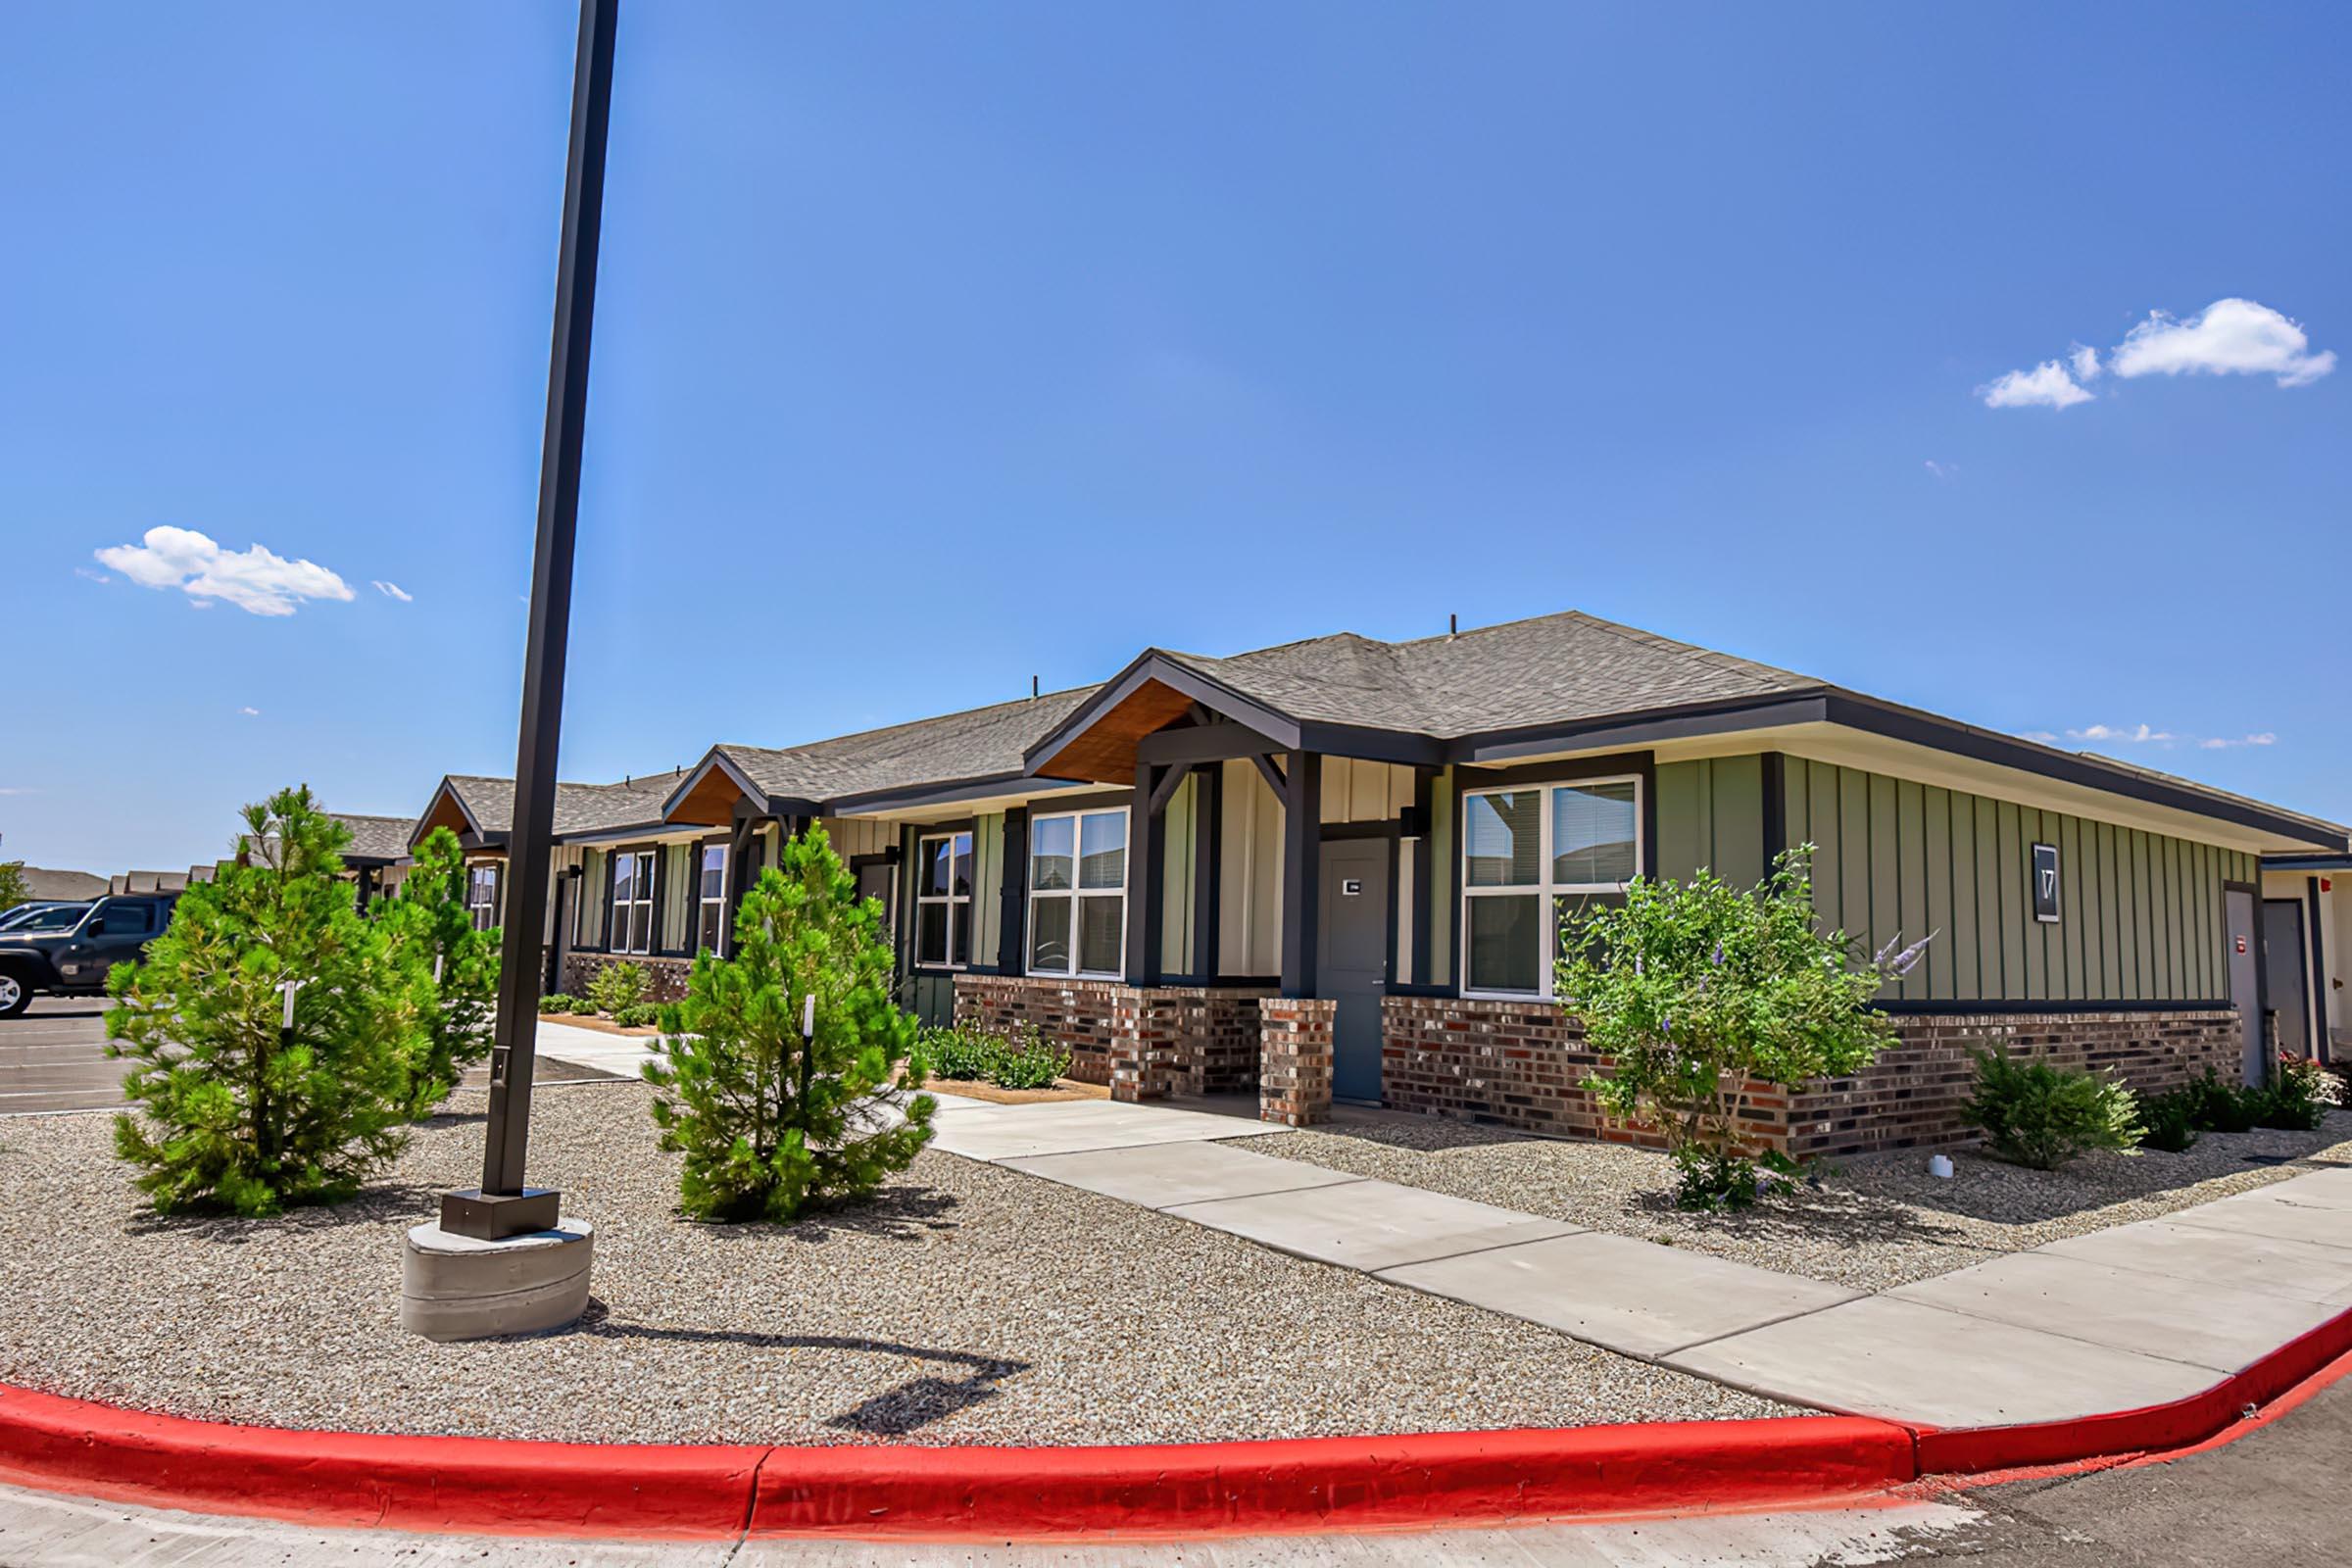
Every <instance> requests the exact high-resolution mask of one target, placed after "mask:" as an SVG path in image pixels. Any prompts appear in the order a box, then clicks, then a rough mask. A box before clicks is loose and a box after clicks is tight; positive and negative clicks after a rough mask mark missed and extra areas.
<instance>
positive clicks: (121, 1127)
mask: <svg viewBox="0 0 2352 1568" xmlns="http://www.w3.org/2000/svg"><path fill="white" fill-rule="evenodd" d="M245 825H246V829H247V831H246V833H245V836H244V840H243V854H244V857H245V858H246V859H247V861H248V863H245V864H239V865H230V866H228V867H226V868H224V869H223V870H222V871H221V873H220V876H219V877H218V879H216V880H214V881H211V882H199V883H196V884H194V885H192V886H191V887H189V889H188V890H187V892H186V893H184V894H182V895H181V896H180V900H179V905H178V907H177V909H176V910H175V911H174V912H173V914H172V923H171V925H170V926H169V927H167V928H166V930H165V931H164V934H163V935H162V936H160V937H158V938H156V940H155V942H154V943H153V944H152V945H151V946H150V947H149V948H148V950H147V954H146V956H145V958H144V959H143V960H141V961H140V962H138V963H126V964H123V965H122V966H120V967H119V968H117V969H116V970H115V971H114V973H113V975H112V976H110V977H109V980H108V990H109V991H111V992H112V993H113V995H114V997H115V999H116V1005H114V1006H113V1007H111V1008H109V1009H108V1011H107V1014H106V1033H107V1048H106V1051H107V1054H108V1055H110V1056H119V1057H126V1058H128V1059H129V1060H130V1062H131V1067H130V1072H129V1074H128V1076H127V1077H125V1078H124V1079H123V1095H124V1097H125V1098H126V1099H128V1100H129V1101H130V1102H131V1103H132V1105H133V1106H134V1107H135V1111H131V1112H125V1113H123V1114H122V1115H119V1116H117V1117H116V1118H115V1152H116V1153H117V1155H118V1156H119V1157H121V1158H122V1159H123V1160H125V1161H127V1162H128V1163H130V1164H133V1165H137V1166H140V1167H142V1169H141V1172H140V1174H139V1176H138V1186H139V1188H140V1190H141V1191H142V1192H144V1193H146V1194H147V1196H148V1197H149V1198H151V1199H152V1200H154V1201H155V1205H156V1207H158V1208H160V1209H166V1210H173V1209H187V1208H208V1207H221V1208H229V1209H234V1210H235V1211H236V1212H238V1213H240V1214H271V1213H275V1212H277V1211H278V1210H279V1209H281V1208H283V1207H284V1206H286V1205H287V1204H289V1203H318V1202H333V1201H338V1200H340V1199H344V1198H348V1197H350V1196H351V1195H352V1194H353V1193H354V1192H356V1191H358V1190H359V1188H360V1186H361V1184H362V1183H364V1182H365V1181H366V1180H367V1179H368V1176H369V1175H370V1174H371V1173H372V1172H373V1171H375V1170H376V1169H377V1168H378V1167H379V1166H381V1165H382V1164H383V1163H384V1162H385V1161H387V1160H389V1159H391V1158H392V1156H393V1155H394V1154H396V1153H398V1152H400V1150H401V1148H402V1147H403V1145H404V1144H405V1143H406V1141H407V1136H408V1135H407V1129H406V1127H405V1126H404V1123H406V1122H407V1121H408V1119H409V1115H410V1107H411V1104H412V1103H413V1099H414V1096H415V1094H416V1086H417V1084H418V1083H419V1082H421V1081H423V1079H424V1078H426V1077H428V1076H429V1075H430V1072H431V1070H432V1067H431V1063H432V1060H433V1053H434V1050H435V1045H434V1041H433V1038H432V1019H433V1016H434V1012H435V1009H436V1007H437V1005H438V1003H437V993H436V989H435V987H434V985H433V976H432V970H431V968H430V967H429V966H428V965H423V964H420V963H419V961H418V957H417V949H416V948H415V947H414V946H412V945H409V944H404V943H402V942H399V941H396V940H395V938H394V935H393V933H392V931H391V930H390V929H388V927H387V926H386V925H385V924H384V923H382V922H379V921H375V920H370V919H367V918H365V917H363V916H362V915H361V914H360V913H359V911H358V909H357V908H356V907H354V905H353V902H352V897H351V887H350V884H348V883H346V882H343V881H341V880H339V879H338V874H339V873H340V872H341V870H342V868H343V862H342V859H341V857H340V855H339V853H338V852H339V851H340V850H341V849H342V847H343V845H344V844H346V843H348V842H349V840H350V835H349V833H348V832H346V831H345V830H344V828H343V827H342V826H341V825H339V824H338V823H336V822H335V821H334V820H333V819H332V818H331V817H328V816H327V815H325V814H324V813H323V812H321V811H320V810H319V807H318V803H317V802H316V801H314V800H313V799H312V797H311V792H310V790H309V789H308V788H303V789H299V790H282V791H280V792H279V793H278V794H276V795H273V796H271V797H270V800H269V802H268V803H267V804H265V805H260V806H249V807H247V808H246V809H245ZM289 983H291V984H294V985H295V986H297V987H298V989H297V990H296V991H295V992H294V1023H293V1027H292V1028H291V1029H286V1028H284V1018H285V1005H286V1003H285V992H284V990H283V987H285V986H286V985H287V984H289Z"/></svg>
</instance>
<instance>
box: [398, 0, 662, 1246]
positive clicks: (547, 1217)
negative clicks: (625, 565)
mask: <svg viewBox="0 0 2352 1568" xmlns="http://www.w3.org/2000/svg"><path fill="white" fill-rule="evenodd" d="M619 10H620V4H619V0H580V38H579V53H578V56H577V58H576V60H575V62H574V64H573V67H572V79H571V152H570V158H569V162H568V166H567V168H566V170H565V172H564V236H563V241H562V248H561V251H560V253H559V256H558V260H557V266H556V326H555V343H554V348H553V350H552V352H551V354H550V356H549V363H548V374H547V433H546V438H545V441H544V443H543V445H542V446H541V448H540V454H539V535H538V544H537V547H536V549H535V550H534V552H533V556H532V563H531V620H530V641H529V646H528V649H527V651H526V653H525V654H524V656H523V671H522V728H521V735H520V738H519V740H518V741H517V743H516V746H515V820H514V825H513V828H512V830H511V831H510V833H509V834H508V838H507V869H508V883H507V890H508V891H507V907H506V910H505V924H504V928H503V930H502V932H501V935H500V943H499V960H500V961H499V971H498V1025H497V1030H498V1032H497V1035H496V1037H495V1041H496V1044H495V1048H494V1050H493V1051H492V1054H491V1057H490V1121H489V1137H488V1140H487V1142H486V1144H485V1145H484V1148H483V1151H482V1185H481V1190H480V1191H479V1192H477V1193H451V1194H449V1195H447V1196H446V1197H445V1198H444V1199H443V1200H442V1203H441V1224H442V1227H443V1228H444V1229H446V1230H451V1231H455V1232H458V1233H459V1234H461V1235H467V1236H478V1237H482V1238H485V1239H488V1240H495V1239H497V1238H499V1237H502V1236H515V1235H519V1234H521V1233H523V1232H525V1231H533V1230H543V1229H546V1228H548V1227H549V1226H552V1225H553V1224H554V1223H555V1222H556V1217H557V1212H558V1197H557V1195H556V1194H555V1193H552V1192H543V1191H530V1190H526V1189H525V1188H524V1186H523V1179H522V1178H523V1153H524V1150H525V1147H526V1145H527V1144H528V1141H529V1136H530V1115H531V1055H532V1046H533V1043H534V1035H535V1034H536V1031H537V1029H538V1023H539V939H540V930H541V927H542V926H544V925H545V923H546V913H547V880H548V858H549V855H550V852H551V851H552V849H553V847H554V844H553V841H554V838H555V823H556V748H557V742H558V740H559V739H560V734H561V730H562V727H563V719H564V652H565V643H566V641H567V634H568V632H569V629H570V622H571V547H572V536H573V533H574V531H575V529H576V526H577V524H578V521H579V512H580V450H581V445H582V438H583V436H584V434H585V427H586V424H587V417H588V338H589V330H590V327H591V325H592V324H593V321H594V318H595V314H596V252H597V237H598V231H599V229H600V227H601V226H602V222H603V218H604V206H605V137H606V131H607V128H608V126H609V124H610V122H611V119H612V110H613V26H614V23H615V21H616V19H617V16H618V13H619Z"/></svg>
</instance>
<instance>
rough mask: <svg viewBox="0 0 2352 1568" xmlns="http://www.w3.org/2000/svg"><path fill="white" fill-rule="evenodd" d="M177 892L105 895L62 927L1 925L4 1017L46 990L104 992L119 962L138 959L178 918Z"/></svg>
mask: <svg viewBox="0 0 2352 1568" xmlns="http://www.w3.org/2000/svg"><path fill="white" fill-rule="evenodd" d="M172 903H173V895H172V894H169V893H161V894H156V893H133V894H127V895H119V896H116V897H112V898H104V899H100V900H99V901H98V902H97V903H95V904H93V905H91V906H90V907H89V911H88V912H87V913H86V914H84V915H82V917H81V918H80V919H78V920H76V921H74V922H73V924H72V925H70V926H67V927H65V928H64V929H62V930H36V929H32V928H25V929H20V930H15V931H0V1018H14V1017H15V1016H16V1015H17V1014H18V1013H21V1012H23V1011H24V1010H25V1008H26V1007H29V1006H31V1005H32V999H33V998H34V997H36V996H39V995H41V994H43V993H47V994H48V995H50V996H53V997H89V996H98V995H100V994H102V993H103V992H104V991H105V990H106V977H107V975H108V974H109V973H111V972H112V971H113V969H114V967H115V965H116V964H118V963H131V962H135V961H136V960H137V959H138V957H139V956H140V955H141V954H143V953H145V952H146V951H147V944H148V943H150V942H153V941H154V940H155V939H156V938H157V937H158V936H160V935H162V933H163V929H164V927H165V926H167V925H170V924H171V923H172Z"/></svg>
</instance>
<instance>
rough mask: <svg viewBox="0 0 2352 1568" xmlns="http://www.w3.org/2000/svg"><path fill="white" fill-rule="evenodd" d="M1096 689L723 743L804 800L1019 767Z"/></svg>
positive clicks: (754, 773)
mask: <svg viewBox="0 0 2352 1568" xmlns="http://www.w3.org/2000/svg"><path fill="white" fill-rule="evenodd" d="M1098 689H1099V688H1097V687H1093V686H1086V687H1080V688H1078V689H1076V690H1073V691H1066V692H1048V693H1047V694H1046V695H1045V696H1043V697H1030V698H1024V699H1022V700H1020V701H1018V702H1011V703H998V704H997V705H995V706H994V707H991V708H974V709H970V710H967V711H964V712H960V713H948V714H945V715H943V716H941V717H938V718H923V719H916V720H914V721H913V722H912V723H907V724H893V725H890V726H889V727H888V728H885V729H872V730H866V731H864V732H862V733H860V734H857V735H842V736H837V737H835V738H834V739H832V740H823V741H816V742H813V743H811V744H809V745H807V746H794V747H789V748H781V749H779V748H771V747H762V746H732V745H729V746H721V747H720V748H719V751H720V752H722V753H723V754H725V756H726V758H727V760H729V761H730V762H732V763H734V764H735V766H736V768H737V769H738V770H739V771H741V772H742V773H743V775H744V776H745V777H746V778H748V779H750V780H751V781H752V782H753V783H755V784H757V785H759V786H760V788H761V789H763V790H765V791H766V792H767V793H768V794H770V795H774V796H783V797H788V798H796V799H801V800H810V801H829V800H835V799H838V798H840V797H842V796H845V795H870V794H873V793H875V792H877V791H882V790H897V789H910V788H917V787H920V786H923V785H928V784H947V783H956V782H959V781H962V780H966V779H982V778H995V777H999V776H1001V775H1009V774H1018V773H1019V772H1020V771H1021V769H1022V765H1023V764H1022V760H1021V758H1022V754H1023V753H1024V752H1026V751H1027V750H1028V749H1029V748H1030V747H1031V746H1034V745H1035V744H1037V742H1039V741H1040V740H1043V739H1044V738H1045V736H1046V732H1047V731H1049V730H1051V729H1052V728H1053V727H1054V725H1056V724H1058V723H1060V722H1061V721H1062V720H1063V719H1065V718H1067V717H1069V715H1070V713H1071V712H1072V711H1075V710H1076V708H1077V707H1078V705H1079V704H1080V703H1082V702H1084V701H1086V699H1087V698H1089V697H1092V696H1093V695H1094V694H1095V692H1096V691H1097V690H1098Z"/></svg>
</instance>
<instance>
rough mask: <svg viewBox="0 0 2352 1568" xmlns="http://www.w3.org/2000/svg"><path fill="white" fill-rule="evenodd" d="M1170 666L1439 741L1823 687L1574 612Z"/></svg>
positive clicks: (1327, 641)
mask: <svg viewBox="0 0 2352 1568" xmlns="http://www.w3.org/2000/svg"><path fill="white" fill-rule="evenodd" d="M1165 657H1166V658H1168V659H1170V660H1172V661H1174V662H1177V663H1179V664H1181V665H1183V666H1184V667H1186V668H1188V669H1191V670H1194V671H1196V672H1198V673H1199V674H1201V675H1202V676H1204V677H1206V678H1207V679H1209V680H1213V681H1216V682H1218V683H1220V684H1221V685H1224V686H1227V687H1230V688H1231V689H1232V690H1234V691H1236V692H1238V693H1240V694H1241V695H1242V696H1244V697H1247V698H1250V699H1251V700H1252V701H1255V702H1259V703H1263V704H1265V705H1266V706H1267V707H1269V708H1272V709H1274V710H1275V711H1278V712H1281V713H1284V714H1287V715H1288V716H1290V717H1292V718H1296V719H1306V720H1312V721H1321V722H1327V723H1339V724H1362V725H1368V726H1371V727H1374V728H1378V729H1394V730H1404V731H1407V732H1409V733H1412V734H1417V735H1429V736H1434V737H1436V738H1438V739H1441V740H1449V739H1452V738H1454V737H1456V736H1461V735H1470V734H1476V733H1478V732H1481V731H1485V730H1495V729H1516V728H1520V727H1523V726H1530V725H1538V724H1560V723H1571V722H1574V721H1576V720H1578V719H1587V718H1605V717H1608V716H1610V715H1611V714H1616V713H1638V712H1644V711H1649V710H1652V709H1659V708H1681V707H1686V706H1689V705H1691V704H1696V703H1709V702H1722V701H1729V700H1734V699H1739V698H1751V697H1770V696H1773V695H1776V694H1779V693H1790V692H1799V691H1818V690H1821V689H1822V688H1823V687H1824V686H1825V684H1826V683H1825V682H1822V681H1819V680H1815V679H1813V678H1811V677H1809V676H1805V675H1798V674H1795V673H1793V672H1791V671H1789V670H1786V669H1778V668H1775V667H1774V666H1773V665H1770V664H1759V663H1757V662H1754V661H1753V660H1747V659H1735V658H1733V657H1732V656H1731V655H1729V654H1718V653H1715V652H1712V651H1711V650H1708V649H1705V648H1698V647H1694V646H1693V645H1691V644H1690V643H1678V642H1675V641H1674V640H1673V639H1671V638H1666V637H1660V636H1657V635H1655V634H1653V633H1650V632H1645V631H1639V630H1636V629H1635V628H1634V627H1631V626H1620V625H1618V624H1616V623H1615V622H1614V621H1607V620H1602V619H1599V618H1598V617H1596V616H1593V615H1588V614H1585V613H1583V612H1581V611H1573V610H1572V611H1567V612H1564V613H1560V614H1556V615H1543V616H1539V617H1537V618H1536V619H1533V620H1515V621H1510V622H1507V623H1505V624H1503V625H1500V626H1485V627H1480V628H1478V629H1476V630H1473V631H1465V632H1462V633H1459V634H1458V635H1455V636H1450V637H1424V638H1420V639H1418V640H1416V641H1413V642H1404V643H1384V642H1376V641H1374V640H1373V639H1371V638H1369V637H1359V636H1357V635H1356V634H1355V633H1353V632H1342V633H1340V634H1339V635H1337V636H1332V637H1316V638H1311V639H1309V640H1308V641H1305V642H1298V643H1285V644H1283V645H1282V646H1281V647H1278V648H1266V649H1260V650H1258V651H1257V652H1255V653H1248V654H1236V655H1233V656H1232V657H1230V658H1225V659H1212V658H1206V657H1203V656H1201V655H1200V654H1178V653H1168V654H1166V655H1165Z"/></svg>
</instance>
